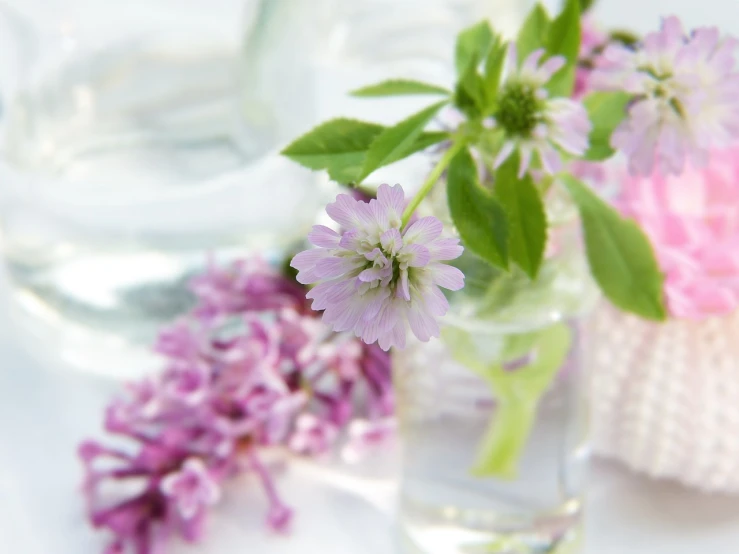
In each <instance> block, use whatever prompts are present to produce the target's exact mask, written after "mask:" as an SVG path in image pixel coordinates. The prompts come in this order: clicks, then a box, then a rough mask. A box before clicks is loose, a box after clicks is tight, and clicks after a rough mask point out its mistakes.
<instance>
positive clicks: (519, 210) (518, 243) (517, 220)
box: [494, 155, 547, 279]
mask: <svg viewBox="0 0 739 554" xmlns="http://www.w3.org/2000/svg"><path fill="white" fill-rule="evenodd" d="M518 166H519V158H518V156H517V155H514V156H511V157H510V158H508V160H506V162H505V163H504V164H503V165H502V166H501V167H500V169H499V170H498V172H497V173H496V174H495V189H494V195H495V198H496V200H498V202H499V203H500V205H501V206H502V207H503V209H504V210H505V212H506V215H507V216H508V248H509V252H510V257H511V259H512V260H513V261H514V262H516V264H518V266H519V267H520V268H521V269H523V270H524V272H526V274H527V275H528V276H529V277H530V278H531V279H536V276H537V274H538V273H539V268H540V267H541V262H542V260H543V259H544V248H545V246H546V242H547V218H546V213H545V211H544V203H543V202H542V200H541V197H540V196H539V191H538V190H537V189H536V187H535V186H534V182H533V180H532V179H531V177H530V176H529V175H528V174H526V175H524V177H523V178H522V179H519V178H518V175H517V173H518Z"/></svg>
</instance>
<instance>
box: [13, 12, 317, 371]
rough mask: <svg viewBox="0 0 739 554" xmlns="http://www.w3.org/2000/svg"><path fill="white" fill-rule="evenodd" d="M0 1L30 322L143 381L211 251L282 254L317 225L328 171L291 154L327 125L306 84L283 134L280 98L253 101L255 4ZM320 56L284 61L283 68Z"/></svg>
mask: <svg viewBox="0 0 739 554" xmlns="http://www.w3.org/2000/svg"><path fill="white" fill-rule="evenodd" d="M266 3H269V2H268V1H267V2H266ZM0 8H1V9H2V11H1V12H0V14H1V15H0V25H2V29H0V36H2V42H3V44H2V45H0V50H1V51H2V52H3V58H5V59H7V60H8V63H9V64H15V65H16V67H17V68H18V69H17V70H16V71H15V72H14V73H13V74H10V73H8V78H7V79H6V80H5V82H4V90H3V101H4V111H5V113H4V114H3V132H4V136H3V143H4V147H3V148H4V152H3V158H4V159H3V162H2V167H1V168H0V183H2V192H1V193H0V209H1V210H2V211H1V212H0V217H1V218H2V231H3V254H4V256H5V262H6V266H7V270H8V273H9V277H10V281H11V286H12V291H13V300H14V311H15V315H16V316H19V317H18V319H17V322H18V324H19V325H20V327H22V331H23V338H25V339H27V340H30V341H31V342H32V344H33V348H34V350H35V351H37V352H39V351H41V352H42V353H44V354H51V355H52V357H53V358H55V359H57V360H58V359H59V358H61V359H62V361H64V362H67V363H68V364H71V365H73V366H78V367H82V368H85V369H90V370H94V371H99V372H103V373H106V374H120V375H121V376H126V377H131V376H134V375H136V374H137V373H138V372H141V371H143V370H146V369H147V368H149V367H151V365H152V364H153V363H154V359H153V358H152V357H151V355H150V354H149V346H148V345H149V344H150V342H151V339H152V337H153V335H154V333H155V332H156V329H157V328H158V327H159V326H160V325H161V324H163V323H165V322H167V321H171V320H172V319H173V318H175V317H176V316H177V315H179V314H181V313H182V312H183V311H184V310H186V309H187V308H188V307H189V305H190V302H191V297H190V295H189V293H188V291H187V286H186V283H187V280H188V279H189V277H190V276H191V275H192V274H193V273H194V272H197V271H198V270H199V269H200V268H202V267H203V265H204V262H205V260H206V252H208V251H211V252H213V253H215V254H216V259H217V260H220V261H226V260H227V259H228V258H230V257H234V256H243V255H244V254H245V252H246V251H247V250H248V249H251V248H254V249H259V250H262V251H265V252H266V254H267V255H268V256H274V257H279V255H280V253H281V252H282V251H283V249H285V248H286V247H288V246H289V245H290V244H291V243H293V242H295V241H297V240H299V237H301V236H302V235H304V233H305V232H306V231H307V229H308V227H309V225H310V224H311V223H312V222H313V219H314V218H315V214H316V212H317V210H318V207H319V204H320V200H321V199H320V197H319V195H317V194H316V193H315V186H314V185H315V180H316V179H315V177H314V176H313V175H312V174H311V173H310V172H307V171H305V170H303V169H301V168H299V167H297V166H295V165H293V164H291V163H290V162H288V161H287V160H283V159H282V158H280V157H279V155H278V154H277V152H278V148H279V146H280V141H284V140H286V138H287V137H290V136H292V135H294V134H295V132H296V129H299V128H302V129H305V128H307V127H308V126H309V125H310V124H311V123H312V122H313V121H314V116H313V108H314V101H313V99H312V96H311V94H310V88H309V87H304V88H303V89H302V90H300V91H298V90H296V88H297V85H298V83H297V82H296V81H291V80H290V79H289V78H288V80H286V81H285V82H284V83H283V85H284V86H285V87H286V88H287V89H292V94H296V95H298V96H296V98H294V99H293V104H294V105H295V106H294V107H295V108H296V109H294V110H293V111H292V112H291V119H290V122H291V123H292V124H291V125H289V126H286V127H284V128H283V127H281V126H280V124H281V122H280V121H278V120H276V118H275V117H274V114H275V112H276V111H277V110H278V104H276V103H275V102H276V101H277V100H280V101H284V99H283V98H280V99H277V98H276V99H274V100H275V102H272V103H270V102H269V100H270V99H269V98H266V99H262V100H263V101H262V102H261V103H260V105H259V110H258V111H255V110H243V109H242V106H241V105H240V102H239V94H238V93H237V92H238V87H239V86H244V85H246V86H249V83H244V82H241V83H240V82H239V76H240V72H239V68H240V65H239V64H238V60H239V53H240V52H241V44H242V42H243V41H244V33H246V34H247V35H248V33H249V32H250V29H252V28H253V24H254V22H255V21H256V20H257V18H256V13H257V12H258V11H259V9H260V5H259V3H258V2H251V3H248V4H247V5H246V8H247V9H246V13H244V5H243V2H241V1H239V0H228V1H226V0H217V1H215V2H213V1H211V2H201V1H196V0H191V1H182V0H131V1H127V2H114V1H107V0H106V1H95V2H92V1H89V0H88V1H82V0H55V1H35V0H29V1H25V0H24V2H16V3H14V4H13V5H11V3H6V4H2V3H0ZM242 23H244V24H245V25H242ZM245 29H246V30H245ZM5 43H7V44H5ZM307 57H308V52H307V51H304V50H303V51H301V50H298V51H296V52H295V55H294V56H292V57H285V58H283V59H282V64H283V69H284V72H288V71H289V70H290V69H291V68H299V69H302V68H303V67H306V66H307V65H308V64H307V62H306V60H307ZM284 72H283V73H280V74H279V75H276V76H275V77H283V75H284ZM11 79H12V81H11ZM300 84H302V83H300ZM298 98H299V99H300V102H298V101H297V100H298Z"/></svg>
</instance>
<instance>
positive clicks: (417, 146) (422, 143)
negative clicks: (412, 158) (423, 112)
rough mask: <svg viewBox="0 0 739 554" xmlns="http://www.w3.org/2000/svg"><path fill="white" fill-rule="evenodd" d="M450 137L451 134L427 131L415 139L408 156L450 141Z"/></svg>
mask: <svg viewBox="0 0 739 554" xmlns="http://www.w3.org/2000/svg"><path fill="white" fill-rule="evenodd" d="M451 137H452V136H451V134H449V133H447V132H446V131H428V132H425V133H421V136H420V137H418V139H416V142H415V143H413V146H411V148H410V151H409V153H408V156H409V155H410V154H415V153H416V152H418V151H419V150H426V148H428V147H429V146H433V145H434V144H439V143H440V142H444V141H445V140H449V139H451ZM406 157H407V156H406ZM394 161H397V160H394Z"/></svg>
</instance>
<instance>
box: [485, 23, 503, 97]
mask: <svg viewBox="0 0 739 554" xmlns="http://www.w3.org/2000/svg"><path fill="white" fill-rule="evenodd" d="M507 50H508V45H507V43H505V42H504V41H503V40H501V39H500V37H497V36H496V37H495V41H494V42H493V45H492V46H491V48H490V53H489V54H488V57H487V59H486V60H485V79H484V85H483V87H484V90H485V92H486V104H487V106H486V107H487V108H492V107H493V104H494V102H495V99H496V98H497V96H498V88H499V87H500V78H501V75H502V73H503V66H504V65H505V58H506V52H507Z"/></svg>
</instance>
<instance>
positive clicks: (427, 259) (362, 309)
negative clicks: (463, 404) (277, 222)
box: [292, 185, 464, 350]
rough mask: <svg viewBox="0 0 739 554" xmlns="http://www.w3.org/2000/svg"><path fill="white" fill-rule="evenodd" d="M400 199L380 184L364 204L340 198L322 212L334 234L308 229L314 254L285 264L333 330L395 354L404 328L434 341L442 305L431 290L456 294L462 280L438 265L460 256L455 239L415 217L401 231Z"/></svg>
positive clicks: (397, 190) (398, 191) (434, 222)
mask: <svg viewBox="0 0 739 554" xmlns="http://www.w3.org/2000/svg"><path fill="white" fill-rule="evenodd" d="M405 205H406V200H405V195H404V192H403V188H402V187H401V186H400V185H395V186H393V187H391V186H389V185H381V186H380V187H379V189H378V192H377V199H373V200H370V201H369V202H362V201H358V200H355V199H354V198H352V197H351V196H349V195H347V194H340V195H338V196H337V197H336V201H335V202H333V203H332V204H329V205H328V206H327V207H326V212H327V213H328V215H329V216H330V217H331V219H333V220H334V221H335V222H336V223H338V224H339V225H340V226H341V228H342V231H341V232H336V231H334V230H332V229H329V228H328V227H325V226H322V225H316V226H314V227H313V231H312V232H311V233H310V234H309V235H308V240H309V241H310V242H311V243H313V244H314V245H315V246H317V248H312V249H310V250H306V251H304V252H301V253H300V254H298V255H297V256H295V258H293V260H292V266H293V267H294V268H295V269H297V270H298V272H299V273H298V276H297V280H298V281H299V282H300V283H304V284H309V283H316V286H315V287H314V288H313V289H311V290H310V292H309V293H308V294H307V297H308V298H311V299H312V300H313V309H314V310H323V311H324V312H323V320H324V321H325V322H326V323H328V324H329V325H331V326H332V327H333V329H334V330H335V331H339V332H341V331H351V332H353V333H354V334H355V335H356V336H357V337H360V338H361V339H362V340H363V341H364V342H366V343H367V344H372V343H374V342H377V343H378V344H379V346H380V347H381V348H382V349H383V350H388V349H389V348H390V347H392V346H397V347H399V348H403V347H404V346H405V343H406V333H407V329H408V327H410V330H411V331H412V332H413V334H414V335H415V336H416V337H417V338H418V339H419V340H421V341H428V340H429V339H430V338H431V337H435V336H439V325H438V322H437V321H436V318H437V317H440V316H443V315H444V314H445V313H446V312H447V310H448V308H449V303H448V302H447V299H446V298H445V296H444V295H443V294H442V292H441V290H440V288H439V287H444V288H446V289H449V290H459V289H461V288H462V287H463V286H464V275H463V274H462V272H461V271H459V269H457V268H455V267H452V266H450V265H447V264H445V263H443V262H446V261H449V260H453V259H455V258H457V257H459V256H460V255H461V254H462V247H461V246H460V245H459V239H457V238H441V233H442V229H443V225H442V223H441V221H439V220H438V219H437V218H435V217H430V216H429V217H423V218H421V219H418V220H417V221H415V222H413V223H411V224H409V225H406V226H402V222H401V217H402V214H403V211H404V209H405Z"/></svg>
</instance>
